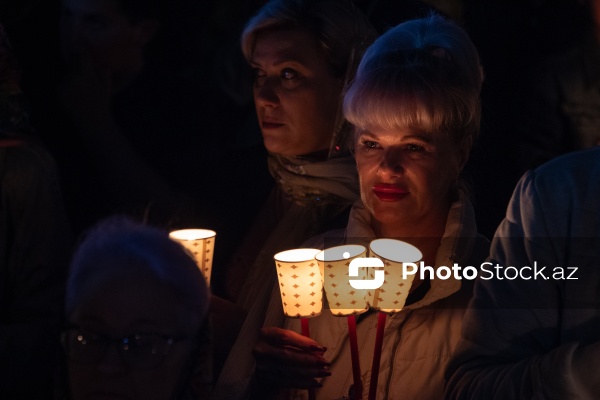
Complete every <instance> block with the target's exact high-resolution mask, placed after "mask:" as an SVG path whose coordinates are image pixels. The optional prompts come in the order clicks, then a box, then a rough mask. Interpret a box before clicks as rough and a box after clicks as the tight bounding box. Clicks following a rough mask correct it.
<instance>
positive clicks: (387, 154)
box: [355, 130, 462, 227]
mask: <svg viewBox="0 0 600 400" xmlns="http://www.w3.org/2000/svg"><path fill="white" fill-rule="evenodd" d="M356 140H357V142H356V153H355V155H356V164H357V167H358V174H359V178H360V191H361V198H362V200H363V203H364V205H365V206H366V208H367V209H368V210H369V211H370V212H371V213H372V214H373V216H374V217H375V219H376V220H377V221H378V223H379V224H382V225H389V226H394V225H395V226H413V227H419V226H422V227H423V226H426V225H427V224H429V223H430V222H431V223H432V224H433V223H435V222H438V223H439V219H440V218H446V215H447V212H448V207H449V205H450V202H451V194H452V193H451V190H452V187H453V183H454V182H455V181H456V179H457V177H458V175H459V172H460V170H461V168H462V161H461V160H462V159H461V153H460V152H459V151H458V149H457V146H456V145H455V144H454V142H453V141H452V140H451V139H450V138H449V136H448V135H444V134H441V133H418V134H416V133H412V132H406V131H383V130H378V131H373V132H360V133H358V135H357V138H356ZM442 222H444V223H445V219H444V220H443V221H442Z"/></svg>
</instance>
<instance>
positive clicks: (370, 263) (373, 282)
mask: <svg viewBox="0 0 600 400" xmlns="http://www.w3.org/2000/svg"><path fill="white" fill-rule="evenodd" d="M383 266H384V265H383V261H381V260H380V259H379V258H374V257H358V258H355V259H354V260H352V261H350V265H349V266H348V275H349V276H351V277H358V276H359V275H358V269H359V268H383ZM384 279H385V272H384V271H383V269H377V270H375V278H374V279H350V286H352V287H353V288H354V289H378V288H380V287H381V285H383V281H384Z"/></svg>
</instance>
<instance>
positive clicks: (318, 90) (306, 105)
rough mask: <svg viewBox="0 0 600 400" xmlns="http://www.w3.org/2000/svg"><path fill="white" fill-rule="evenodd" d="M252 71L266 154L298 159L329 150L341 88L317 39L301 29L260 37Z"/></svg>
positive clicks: (257, 38)
mask: <svg viewBox="0 0 600 400" xmlns="http://www.w3.org/2000/svg"><path fill="white" fill-rule="evenodd" d="M250 65H251V66H252V68H253V69H254V72H255V81H254V101H255V106H256V113H257V116H258V121H259V123H260V128H261V132H262V136H263V141H264V145H265V147H266V148H267V150H268V151H269V152H271V153H277V154H280V155H284V156H301V155H306V154H310V153H314V152H317V151H320V150H326V149H328V148H329V146H330V142H331V138H332V135H333V130H334V127H335V119H336V115H337V112H338V106H339V101H340V93H341V90H342V83H341V81H340V80H339V79H338V78H336V77H335V76H334V74H333V72H332V68H331V66H330V65H329V64H328V62H327V61H326V59H325V57H324V55H323V54H322V52H321V49H320V48H319V47H318V44H317V41H316V39H315V38H314V37H313V36H312V35H311V34H310V33H309V32H308V31H306V30H301V29H285V30H275V31H264V32H259V33H258V34H257V35H256V42H255V46H254V50H253V52H252V56H251V58H250Z"/></svg>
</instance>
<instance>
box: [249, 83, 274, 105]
mask: <svg viewBox="0 0 600 400" xmlns="http://www.w3.org/2000/svg"><path fill="white" fill-rule="evenodd" d="M277 85H278V79H277V78H275V77H266V78H264V80H263V82H262V84H261V85H260V86H256V87H255V88H254V101H255V102H256V105H257V106H262V107H276V106H277V105H279V95H278V87H277Z"/></svg>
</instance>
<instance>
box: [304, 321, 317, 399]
mask: <svg viewBox="0 0 600 400" xmlns="http://www.w3.org/2000/svg"><path fill="white" fill-rule="evenodd" d="M300 325H301V326H302V336H306V337H310V330H309V329H308V318H304V317H303V318H300ZM316 399H317V395H316V393H315V389H314V388H310V389H308V400H316Z"/></svg>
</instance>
